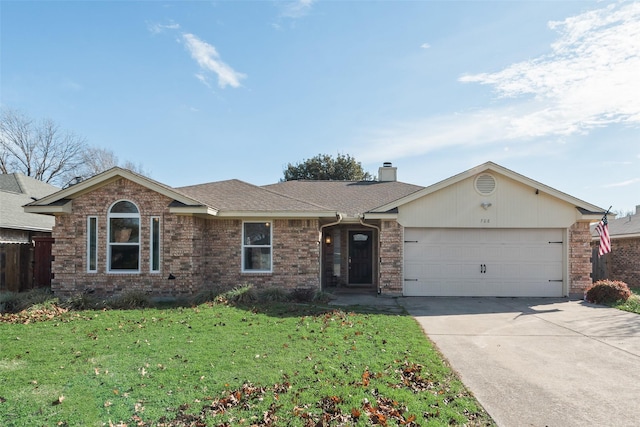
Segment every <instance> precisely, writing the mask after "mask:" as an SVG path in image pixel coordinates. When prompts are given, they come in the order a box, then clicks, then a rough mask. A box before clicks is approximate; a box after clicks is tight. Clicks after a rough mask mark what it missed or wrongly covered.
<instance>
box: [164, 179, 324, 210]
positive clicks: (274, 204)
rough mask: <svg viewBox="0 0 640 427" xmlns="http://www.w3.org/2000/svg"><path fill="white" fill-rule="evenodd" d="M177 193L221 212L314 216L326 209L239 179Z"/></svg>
mask: <svg viewBox="0 0 640 427" xmlns="http://www.w3.org/2000/svg"><path fill="white" fill-rule="evenodd" d="M176 190H177V191H179V192H181V193H183V194H186V195H187V196H189V197H192V198H194V199H196V200H199V201H201V202H202V203H204V204H206V205H208V206H210V207H213V208H215V209H218V210H222V211H254V212H261V211H264V212H283V211H294V212H296V211H297V212H302V211H304V212H310V211H311V212H313V211H324V210H326V208H325V207H323V206H320V205H317V204H314V203H313V202H308V201H304V200H300V199H297V198H294V197H290V196H287V195H283V194H279V193H276V192H273V191H269V190H268V189H265V188H262V187H258V186H256V185H253V184H249V183H247V182H244V181H240V180H238V179H231V180H227V181H218V182H210V183H207V184H198V185H191V186H188V187H178V188H176Z"/></svg>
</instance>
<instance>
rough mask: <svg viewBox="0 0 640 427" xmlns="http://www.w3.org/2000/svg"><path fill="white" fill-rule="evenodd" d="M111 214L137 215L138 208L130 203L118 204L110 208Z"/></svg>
mask: <svg viewBox="0 0 640 427" xmlns="http://www.w3.org/2000/svg"><path fill="white" fill-rule="evenodd" d="M111 213H138V208H136V205H134V204H133V203H131V202H127V201H122V202H118V203H116V204H115V205H113V207H112V208H111Z"/></svg>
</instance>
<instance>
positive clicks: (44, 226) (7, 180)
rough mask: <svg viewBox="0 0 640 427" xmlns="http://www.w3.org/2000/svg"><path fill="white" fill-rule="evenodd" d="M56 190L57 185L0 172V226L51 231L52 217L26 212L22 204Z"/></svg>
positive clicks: (53, 220) (18, 174)
mask: <svg viewBox="0 0 640 427" xmlns="http://www.w3.org/2000/svg"><path fill="white" fill-rule="evenodd" d="M57 190H58V187H55V186H53V185H50V184H47V183H45V182H42V181H39V180H37V179H33V178H31V177H28V176H26V175H23V174H20V173H11V174H0V227H2V228H12V229H16V230H42V231H51V229H52V228H53V224H54V222H55V219H54V217H52V216H46V215H38V214H32V213H26V212H25V211H24V209H23V208H22V206H24V205H26V204H27V203H30V202H33V201H34V199H39V198H41V197H45V196H48V195H49V194H52V193H54V192H56V191H57Z"/></svg>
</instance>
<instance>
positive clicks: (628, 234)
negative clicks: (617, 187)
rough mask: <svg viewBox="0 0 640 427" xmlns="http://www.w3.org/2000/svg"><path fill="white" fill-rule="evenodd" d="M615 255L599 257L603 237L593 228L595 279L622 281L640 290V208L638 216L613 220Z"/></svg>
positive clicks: (609, 222) (638, 208)
mask: <svg viewBox="0 0 640 427" xmlns="http://www.w3.org/2000/svg"><path fill="white" fill-rule="evenodd" d="M608 226H609V236H610V238H611V252H610V253H608V254H605V255H603V256H602V257H598V246H599V244H600V236H599V234H598V232H597V231H595V227H591V230H592V231H591V235H592V239H593V240H592V243H591V245H592V249H593V260H594V279H611V280H621V281H623V282H625V283H626V284H628V285H629V286H630V287H634V288H640V205H637V206H636V212H635V214H633V215H632V214H629V215H626V216H622V217H620V218H615V219H612V218H611V217H609V220H608Z"/></svg>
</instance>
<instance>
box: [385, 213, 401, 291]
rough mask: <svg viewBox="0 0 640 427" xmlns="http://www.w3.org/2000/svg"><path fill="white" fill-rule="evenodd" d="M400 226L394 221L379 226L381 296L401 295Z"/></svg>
mask: <svg viewBox="0 0 640 427" xmlns="http://www.w3.org/2000/svg"><path fill="white" fill-rule="evenodd" d="M403 245H404V242H403V233H402V226H400V224H398V223H397V222H396V221H382V223H381V225H380V291H381V293H382V294H388V295H397V294H402V268H403V266H402V248H403Z"/></svg>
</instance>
